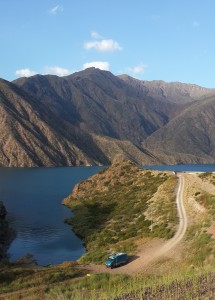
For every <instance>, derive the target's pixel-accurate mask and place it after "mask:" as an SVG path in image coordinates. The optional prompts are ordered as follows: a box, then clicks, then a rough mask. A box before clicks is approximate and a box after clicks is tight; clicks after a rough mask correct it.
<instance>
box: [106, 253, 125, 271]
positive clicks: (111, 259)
mask: <svg viewBox="0 0 215 300" xmlns="http://www.w3.org/2000/svg"><path fill="white" fill-rule="evenodd" d="M127 260H128V256H127V254H126V253H114V254H111V255H109V256H108V258H107V260H106V261H105V265H106V267H107V268H111V269H112V268H114V267H118V266H121V265H124V264H126V263H127Z"/></svg>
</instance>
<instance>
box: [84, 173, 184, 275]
mask: <svg viewBox="0 0 215 300" xmlns="http://www.w3.org/2000/svg"><path fill="white" fill-rule="evenodd" d="M177 176H178V180H179V184H178V191H177V196H176V204H177V210H178V217H179V225H178V229H177V232H176V234H175V235H174V237H173V238H172V239H170V240H169V241H167V242H161V241H159V240H154V241H152V243H151V245H150V246H149V247H148V249H143V250H142V251H141V252H140V253H138V254H137V255H136V257H134V259H133V260H132V261H130V262H129V263H128V264H127V265H125V266H122V267H120V268H115V269H111V270H109V269H107V268H106V267H105V266H104V265H90V266H86V267H87V269H88V270H89V271H92V272H97V273H99V272H110V273H115V274H118V273H125V274H132V273H140V272H143V271H144V270H147V269H148V267H149V266H150V265H151V264H153V263H155V262H156V261H157V260H158V259H160V258H162V257H166V256H167V255H168V254H169V252H170V251H171V250H173V249H174V248H175V247H176V246H177V245H178V244H179V243H180V241H181V240H182V239H183V237H184V234H185V232H186V229H187V214H186V211H185V207H184V203H183V192H184V176H183V173H179V174H178V175H177Z"/></svg>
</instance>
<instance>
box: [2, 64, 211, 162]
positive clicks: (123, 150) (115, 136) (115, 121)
mask: <svg viewBox="0 0 215 300" xmlns="http://www.w3.org/2000/svg"><path fill="white" fill-rule="evenodd" d="M122 77H123V78H122ZM159 84H160V85H162V86H165V93H166V96H165V95H164V94H162V93H160V89H157V90H156V86H158V85H159ZM180 86H183V87H184V88H183V89H181V90H180V89H179V87H180ZM186 89H188V90H190V91H192V89H197V91H200V92H199V94H198V92H195V93H194V94H195V95H196V96H195V99H194V98H192V97H191V92H190V94H189V93H188V94H186V93H185V90H186ZM213 92H214V91H213V89H205V88H201V87H198V86H195V85H187V84H182V83H180V84H178V83H177V88H176V87H175V84H174V86H173V85H172V84H171V83H168V84H167V83H164V82H162V81H159V82H156V84H155V82H153V83H152V84H151V83H150V82H148V83H147V84H146V81H143V82H142V81H139V80H137V79H134V78H131V77H128V78H127V77H126V78H125V76H114V75H113V74H112V73H110V72H109V71H102V70H99V69H95V68H89V69H86V70H84V71H81V72H76V73H74V74H71V75H68V76H64V77H58V76H55V75H34V76H32V77H28V78H19V79H17V80H15V81H13V82H8V81H6V80H3V79H1V80H0V117H1V120H2V121H1V124H0V132H1V136H2V140H1V142H0V165H1V166H6V167H8V166H9V167H20V166H22V167H24V166H25V167H26V166H27V167H32V166H49V167H50V166H71V165H101V164H110V163H111V162H113V161H117V160H120V159H124V158H129V159H131V160H133V161H135V162H136V163H138V164H163V163H168V162H169V163H172V162H173V163H178V162H180V161H181V160H182V161H188V162H189V161H192V162H195V161H196V162H199V161H201V157H202V158H203V160H202V161H204V162H205V161H210V162H211V161H212V160H213V157H214V153H213V152H211V153H209V154H208V156H207V155H203V154H204V153H205V151H206V150H205V149H204V147H203V148H201V149H200V153H198V155H197V156H195V155H193V153H192V154H191V152H192V151H191V149H188V151H187V152H186V147H185V148H184V149H185V151H184V152H183V153H184V154H183V156H184V157H186V155H187V159H184V158H183V159H182V158H179V157H178V156H177V155H175V154H174V151H175V152H177V151H176V149H175V147H172V149H173V152H171V153H169V152H168V151H166V149H165V147H161V146H160V144H161V141H160V144H159V147H158V141H156V140H154V139H153V137H154V136H155V139H156V138H157V140H160V139H161V137H162V136H164V134H161V136H159V132H163V131H162V130H164V129H165V128H167V130H169V128H170V126H171V124H173V125H174V124H175V123H174V120H177V118H179V117H180V116H182V117H183V116H184V115H183V114H184V112H185V111H186V110H187V109H190V111H192V110H193V109H194V108H195V107H196V105H197V104H196V103H198V105H199V107H200V106H201V105H203V103H204V98H205V97H208V95H209V96H210V95H213ZM197 94H198V95H197ZM164 96H165V97H164ZM210 97H211V96H210ZM202 98H203V100H202ZM198 105H197V107H198ZM208 109H209V108H208ZM194 110H195V109H194ZM200 110H201V108H200ZM188 117H189V116H188V115H186V118H188ZM205 117H206V116H205ZM196 122H197V123H198V122H199V121H198V120H196ZM173 125H172V126H173ZM156 132H158V133H157V135H156ZM175 132H177V130H176V129H175ZM187 134H188V132H187V130H185V131H184V136H186V135H187ZM205 134H209V135H211V137H210V138H212V139H215V137H214V136H213V134H212V132H211V131H210V132H209V131H206V132H205ZM188 136H189V134H188ZM210 138H209V139H210ZM172 140H173V141H174V138H172ZM162 143H164V144H165V143H166V141H165V139H164V140H162ZM174 143H175V144H177V143H176V142H174ZM195 145H196V144H195ZM185 146H186V145H185ZM206 152H207V151H206ZM191 155H193V157H192V159H189V157H191ZM168 156H169V158H168Z"/></svg>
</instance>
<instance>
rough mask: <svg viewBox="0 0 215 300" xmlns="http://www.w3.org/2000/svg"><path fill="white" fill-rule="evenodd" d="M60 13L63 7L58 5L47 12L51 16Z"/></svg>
mask: <svg viewBox="0 0 215 300" xmlns="http://www.w3.org/2000/svg"><path fill="white" fill-rule="evenodd" d="M62 11H63V7H62V6H60V5H56V6H54V7H53V8H51V9H50V10H49V13H50V14H51V15H56V14H57V13H59V12H62Z"/></svg>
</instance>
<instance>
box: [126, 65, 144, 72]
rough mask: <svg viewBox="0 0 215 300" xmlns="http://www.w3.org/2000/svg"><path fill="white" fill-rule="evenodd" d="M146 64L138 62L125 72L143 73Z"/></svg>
mask: <svg viewBox="0 0 215 300" xmlns="http://www.w3.org/2000/svg"><path fill="white" fill-rule="evenodd" d="M145 69H146V66H145V65H143V64H139V65H137V66H134V67H129V68H127V72H129V73H133V74H143V73H144V72H145Z"/></svg>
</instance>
